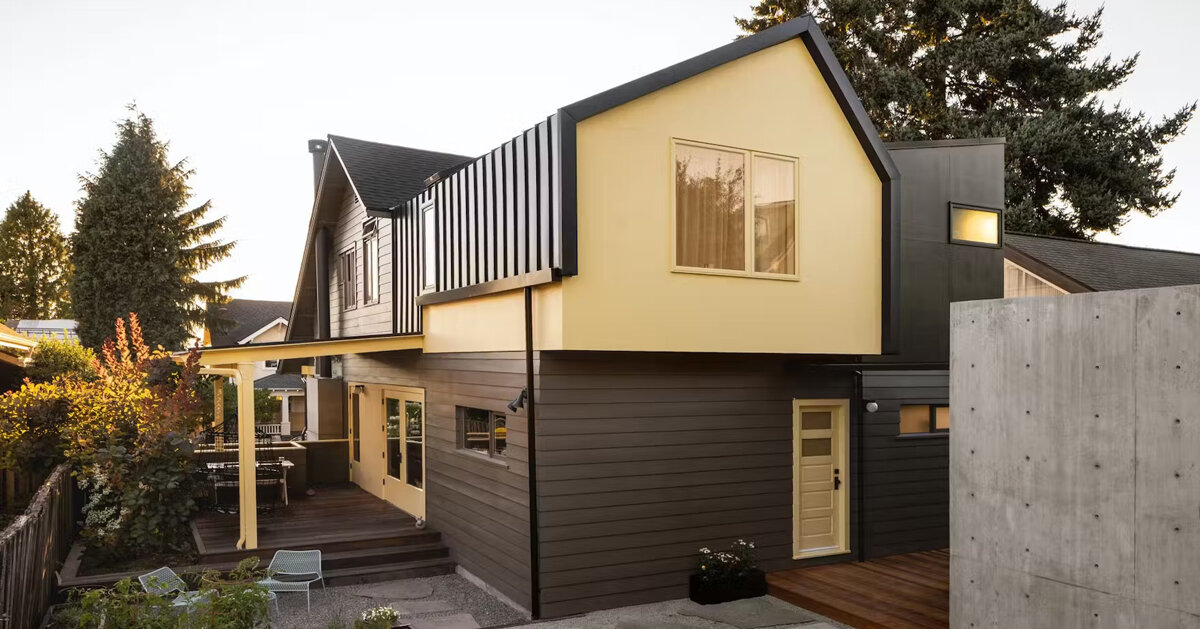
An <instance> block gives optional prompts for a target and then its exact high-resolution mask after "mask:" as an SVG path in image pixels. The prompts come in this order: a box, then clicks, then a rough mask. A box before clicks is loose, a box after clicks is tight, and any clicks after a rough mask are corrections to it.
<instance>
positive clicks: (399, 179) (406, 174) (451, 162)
mask: <svg viewBox="0 0 1200 629" xmlns="http://www.w3.org/2000/svg"><path fill="white" fill-rule="evenodd" d="M329 143H330V144H332V145H333V148H334V150H335V151H336V152H337V156H338V157H339V158H340V159H341V161H342V166H344V167H345V169H346V173H347V174H348V175H349V176H350V182H351V184H352V185H353V186H354V191H355V192H357V193H358V196H359V199H360V200H361V201H362V202H363V205H366V206H367V208H369V209H373V210H384V209H387V208H390V207H394V206H396V205H399V204H400V203H403V202H405V201H407V200H409V199H411V198H413V197H415V196H417V194H419V193H420V192H421V191H422V190H424V189H425V178H426V177H429V176H430V175H433V174H435V173H438V172H440V171H443V170H445V169H447V168H452V167H454V166H457V165H459V164H462V163H463V162H468V161H470V160H471V159H473V158H471V157H466V156H464V155H453V154H451V153H439V152H437V151H425V150H422V149H414V148H409V147H407V146H395V145H392V144H383V143H380V142H369V141H367V140H356V139H354V138H348V137H345V136H341V135H330V136H329Z"/></svg>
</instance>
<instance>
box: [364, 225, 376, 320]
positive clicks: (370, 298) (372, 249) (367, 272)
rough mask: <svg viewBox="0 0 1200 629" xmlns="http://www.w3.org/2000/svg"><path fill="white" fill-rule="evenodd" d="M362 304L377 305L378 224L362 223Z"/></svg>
mask: <svg viewBox="0 0 1200 629" xmlns="http://www.w3.org/2000/svg"><path fill="white" fill-rule="evenodd" d="M362 269H363V303H364V304H375V303H379V222H378V221H376V220H370V221H367V222H365V223H363V260H362Z"/></svg>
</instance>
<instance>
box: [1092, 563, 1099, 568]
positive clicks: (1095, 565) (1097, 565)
mask: <svg viewBox="0 0 1200 629" xmlns="http://www.w3.org/2000/svg"><path fill="white" fill-rule="evenodd" d="M1092 567H1093V568H1099V567H1100V564H1098V563H1094V564H1092Z"/></svg>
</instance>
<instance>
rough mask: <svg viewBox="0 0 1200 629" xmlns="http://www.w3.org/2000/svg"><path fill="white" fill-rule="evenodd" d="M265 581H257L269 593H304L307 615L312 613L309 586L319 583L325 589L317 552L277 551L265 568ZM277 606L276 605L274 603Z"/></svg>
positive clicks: (318, 552) (319, 556)
mask: <svg viewBox="0 0 1200 629" xmlns="http://www.w3.org/2000/svg"><path fill="white" fill-rule="evenodd" d="M267 574H268V575H270V576H268V577H267V578H266V579H263V580H262V581H259V582H258V583H259V585H262V586H265V587H266V588H267V589H268V590H270V591H271V592H273V593H274V592H304V599H305V603H306V605H307V606H308V611H309V613H311V612H312V596H311V594H310V590H309V585H310V584H312V583H315V582H317V581H320V582H321V589H322V590H324V589H325V575H324V574H322V572H321V551H319V550H277V551H275V556H274V557H271V563H270V565H268V566H267ZM276 605H278V603H276Z"/></svg>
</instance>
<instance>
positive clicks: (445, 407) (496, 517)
mask: <svg viewBox="0 0 1200 629" xmlns="http://www.w3.org/2000/svg"><path fill="white" fill-rule="evenodd" d="M342 369H343V373H344V378H345V380H346V381H348V382H367V383H378V384H391V385H400V386H412V387H421V388H423V389H425V406H426V418H425V424H426V443H425V449H426V459H427V461H426V479H427V483H426V490H425V491H426V494H425V496H426V515H427V519H428V521H429V526H430V527H431V528H433V529H435V530H437V531H440V532H441V533H442V535H443V539H444V540H445V541H446V544H447V545H448V546H449V547H450V550H451V553H452V557H453V558H454V559H455V561H457V562H458V564H459V565H461V566H462V567H463V568H465V569H467V570H469V571H471V572H472V573H474V574H476V575H478V576H479V577H480V578H482V579H483V580H484V581H486V582H487V583H489V584H490V585H492V586H493V587H495V588H497V589H498V590H499V591H500V592H502V593H504V595H505V596H508V597H509V598H511V599H513V600H514V601H516V602H517V603H519V604H520V605H523V606H525V607H526V608H528V607H529V605H530V589H529V583H530V578H529V577H530V561H529V560H530V548H529V465H528V458H529V457H528V450H527V448H526V446H527V444H528V436H527V432H526V426H527V424H526V420H525V415H524V411H521V413H519V414H517V413H510V412H508V411H507V409H506V408H505V405H506V404H508V402H509V401H510V400H512V398H513V397H514V396H515V395H516V394H517V392H519V391H520V390H521V388H522V387H524V385H525V360H524V355H523V354H521V353H519V352H512V353H476V354H436V355H422V354H420V353H419V352H389V353H386V354H362V355H347V356H344V357H343V358H342ZM457 406H470V407H475V408H483V409H487V410H493V411H497V412H502V413H504V414H505V415H506V416H507V417H508V453H507V457H506V458H505V460H504V461H503V463H502V464H497V462H496V461H488V460H480V458H479V457H477V456H474V455H472V454H470V453H464V452H460V451H458V444H457V427H456V423H457V420H456V417H455V408H456V407H457Z"/></svg>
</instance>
